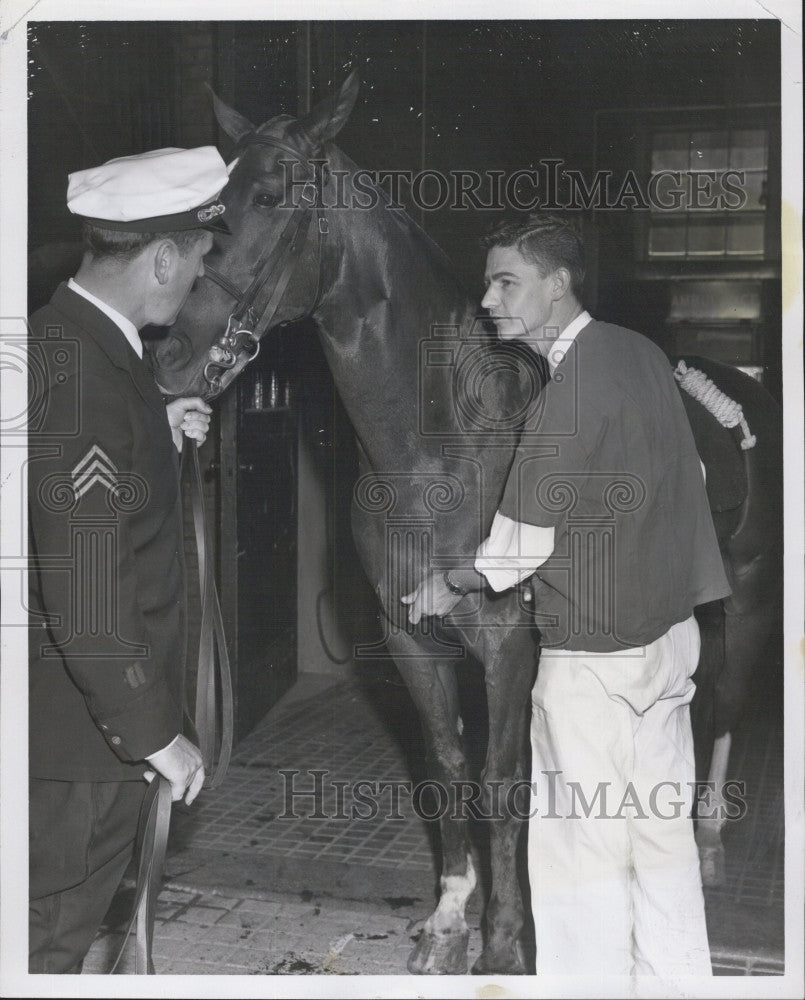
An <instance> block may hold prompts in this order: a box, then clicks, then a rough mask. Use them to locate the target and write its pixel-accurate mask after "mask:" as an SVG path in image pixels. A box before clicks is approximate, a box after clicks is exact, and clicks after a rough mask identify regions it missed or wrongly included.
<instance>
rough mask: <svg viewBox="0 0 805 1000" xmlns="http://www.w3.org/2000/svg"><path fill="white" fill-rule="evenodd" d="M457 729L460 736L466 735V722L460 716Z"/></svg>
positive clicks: (457, 720)
mask: <svg viewBox="0 0 805 1000" xmlns="http://www.w3.org/2000/svg"><path fill="white" fill-rule="evenodd" d="M456 729H457V730H458V735H459V736H463V735H464V720H463V719H462V718H461V716H460V715H459V717H458V718H457V719H456Z"/></svg>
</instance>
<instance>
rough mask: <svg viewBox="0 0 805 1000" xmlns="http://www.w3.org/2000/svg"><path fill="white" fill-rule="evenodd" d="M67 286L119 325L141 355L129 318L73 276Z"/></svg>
mask: <svg viewBox="0 0 805 1000" xmlns="http://www.w3.org/2000/svg"><path fill="white" fill-rule="evenodd" d="M67 287H68V288H71V289H72V290H73V291H74V292H77V293H78V295H83V297H84V298H85V299H86V300H87V301H88V302H91V303H92V304H93V305H94V306H95V307H96V308H98V309H100V310H101V312H102V313H104V314H105V315H106V316H108V317H109V319H110V320H111V321H112V322H113V323H114V324H115V326H117V327H119V328H120V330H121V332H122V333H123V336H124V337H125V338H126V340H127V341H128V342H129V343H130V344H131V347H132V350H133V351H134V353H135V354H136V355H137V357H138V358H142V356H143V342H142V341H141V340H140V334H139V333H138V331H137V327H136V326H135V325H134V324H133V323H132V321H131V320H130V319H126V317H125V316H124V315H123V314H122V313H119V312H118V311H117V309H113V308H112V307H111V306H110V305H108V303H106V302H104V301H103V300H102V299H99V298H98V297H97V296H95V295H93V294H92V292H88V291H87V290H86V288H82V286H81V285H79V284H78V282H77V281H76V280H75V279H74V278H70V279H69V281H68V282H67Z"/></svg>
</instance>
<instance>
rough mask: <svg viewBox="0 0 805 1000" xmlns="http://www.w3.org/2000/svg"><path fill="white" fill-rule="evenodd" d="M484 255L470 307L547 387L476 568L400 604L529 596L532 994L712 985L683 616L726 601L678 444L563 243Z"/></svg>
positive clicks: (649, 357)
mask: <svg viewBox="0 0 805 1000" xmlns="http://www.w3.org/2000/svg"><path fill="white" fill-rule="evenodd" d="M486 246H487V249H488V256H487V264H486V275H485V281H486V286H487V291H486V294H485V296H484V299H483V302H482V305H483V306H484V307H485V308H486V309H488V311H489V314H490V316H491V318H492V321H493V322H494V324H495V326H496V328H497V333H498V337H499V338H500V339H501V340H520V341H523V342H524V343H525V344H527V345H528V346H529V347H531V348H532V349H533V350H534V351H535V352H538V353H539V354H541V355H543V356H544V357H545V359H546V360H547V363H548V367H549V369H550V375H551V378H550V381H549V382H548V384H547V385H546V387H545V388H544V389H543V391H542V394H541V398H540V404H541V413H540V417H539V422H538V424H537V426H536V432H535V433H533V434H530V435H526V436H524V439H523V441H522V442H521V445H520V447H519V449H518V452H517V454H516V455H515V459H514V462H513V464H512V467H511V471H510V473H509V477H508V480H507V482H506V484H505V488H504V489H503V491H502V500H501V502H500V507H499V509H498V511H497V513H496V515H495V518H494V522H493V524H492V526H491V530H490V534H489V537H488V538H487V539H485V541H484V542H483V543H482V544H481V545H480V547H479V549H478V552H477V554H476V559H475V568H474V569H473V568H455V569H451V570H449V571H448V572H447V573H442V572H439V573H434V574H433V575H431V576H429V577H427V578H426V579H425V580H424V581H423V583H422V584H421V585H420V586H419V587H418V588H417V590H416V591H414V592H413V593H412V594H409V595H408V596H407V597H405V598H403V600H404V601H405V603H407V604H408V605H409V618H410V620H411V622H414V623H415V622H417V621H419V619H420V617H421V616H422V615H428V614H434V615H438V616H442V615H446V614H448V613H449V612H450V611H451V610H452V609H453V608H454V607H455V606H456V605H457V604H458V603H459V602H460V601H461V600H462V596H463V595H465V594H466V593H468V592H470V591H473V590H480V589H481V588H482V587H484V586H486V585H488V586H490V587H491V588H492V589H493V590H495V591H502V590H504V589H506V588H508V587H512V586H516V585H517V584H519V583H520V582H522V581H523V580H525V579H526V578H529V577H531V584H532V587H533V599H534V611H535V616H536V624H537V625H538V627H539V630H540V644H541V652H540V660H539V668H538V673H537V680H536V683H535V686H534V689H533V693H532V703H533V714H532V722H531V743H532V807H531V819H530V822H529V852H528V857H529V878H530V883H531V898H532V901H533V909H534V921H535V929H536V945H537V973H538V974H580V975H591V976H603V975H623V976H631V975H635V974H638V975H656V976H661V977H663V978H666V979H676V978H677V977H679V976H708V975H710V974H711V967H710V954H709V948H708V941H707V928H706V925H705V916H704V899H703V894H702V888H701V879H700V874H699V862H698V856H697V852H696V845H695V843H694V838H693V824H692V820H691V818H690V811H691V807H692V800H693V782H694V780H695V774H694V758H693V738H692V732H691V724H690V711H689V705H690V701H691V698H692V696H693V691H694V685H693V683H692V681H691V676H692V674H693V673H694V671H695V669H696V666H697V663H698V658H699V649H700V641H699V630H698V626H697V624H696V620H695V619H694V617H693V609H694V607H696V606H697V605H698V604H703V603H705V602H708V601H713V600H716V599H718V598H721V597H724V596H726V595H727V594H728V593H729V586H728V583H727V580H726V576H725V574H724V569H723V564H722V561H721V556H720V553H719V549H718V544H717V541H716V535H715V530H714V528H713V524H712V520H711V515H710V510H709V507H708V503H707V496H706V493H705V485H704V480H703V476H702V467H701V464H700V462H699V457H698V455H697V452H696V448H695V445H694V441H693V436H692V433H691V431H690V427H689V425H688V421H687V418H686V415H685V410H684V407H683V404H682V401H681V399H680V397H679V392H678V389H677V387H676V384H675V382H674V378H673V374H672V369H671V366H670V364H669V361H668V359H667V358H666V356H665V355H664V354H663V352H662V351H661V350H660V349H659V348H658V347H657V346H656V345H654V344H653V343H652V342H651V341H649V340H648V339H647V338H645V337H643V336H642V335H641V334H638V333H635V332H634V331H631V330H626V329H623V328H622V327H617V326H612V325H610V324H607V323H601V322H598V321H596V320H594V319H593V318H592V317H591V316H590V314H589V313H588V312H586V311H585V310H584V308H583V306H582V304H581V301H580V293H581V286H582V283H583V280H584V250H583V246H582V244H581V241H580V239H579V238H578V236H577V234H576V233H575V231H574V230H573V229H572V228H571V227H570V226H569V225H568V224H567V223H565V222H564V221H563V220H561V219H559V218H557V217H554V216H549V215H533V216H530V217H529V218H528V219H526V220H524V221H522V222H514V223H506V224H502V225H500V226H498V227H497V228H496V229H494V230H493V231H492V233H491V234H490V236H489V237H488V238H487V242H486ZM525 666H526V665H524V669H525Z"/></svg>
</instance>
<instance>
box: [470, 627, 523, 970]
mask: <svg viewBox="0 0 805 1000" xmlns="http://www.w3.org/2000/svg"><path fill="white" fill-rule="evenodd" d="M512 618H516V614H515V613H514V612H512ZM485 632H486V639H487V641H486V643H485V646H486V648H485V651H484V669H485V678H486V691H487V701H488V710H489V743H488V747H487V753H486V763H485V766H484V770H483V773H482V776H481V782H482V788H483V796H484V802H485V805H486V815H488V816H490V817H491V818H490V820H489V847H490V864H491V874H492V884H491V890H490V896H489V902H488V904H487V908H486V915H485V925H486V934H485V940H484V948H483V951H482V953H481V955H480V956H479V958H478V960H477V961H476V962H475V964H474V966H473V970H472V971H473V972H474V973H478V974H489V973H496V974H503V975H525V974H526V973H527V971H528V970H527V969H526V965H525V960H524V957H523V949H522V942H521V935H522V930H523V919H524V912H523V895H522V890H521V887H520V881H519V878H518V871H517V845H518V841H519V838H520V835H521V833H522V831H523V821H524V819H525V817H526V816H527V815H528V812H529V809H530V792H529V789H528V787H527V785H528V777H529V776H528V774H527V773H526V761H527V746H528V740H527V737H528V720H529V718H530V711H529V697H530V692H531V688H532V687H533V684H534V676H535V672H536V662H537V645H536V641H535V634H534V629H533V628H527V627H519V628H512V627H511V626H505V625H502V626H499V627H498V628H492V629H487V630H485Z"/></svg>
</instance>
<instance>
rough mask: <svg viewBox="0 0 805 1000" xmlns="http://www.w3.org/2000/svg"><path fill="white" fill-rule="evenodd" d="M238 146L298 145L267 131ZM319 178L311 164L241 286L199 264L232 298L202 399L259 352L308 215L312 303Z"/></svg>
mask: <svg viewBox="0 0 805 1000" xmlns="http://www.w3.org/2000/svg"><path fill="white" fill-rule="evenodd" d="M240 145H242V146H252V145H262V146H274V147H276V148H277V149H281V150H284V151H285V152H287V153H290V154H291V155H292V156H293V157H294V158H295V159H298V158H299V152H298V150H295V149H292V148H291V147H290V146H286V145H285V144H284V143H282V142H280V141H279V140H277V139H274V138H272V137H271V136H268V135H259V134H258V133H253V134H252V135H250V136H248V137H247V138H246V139H244V140H243V141H242V143H241V144H240ZM236 152H237V150H236ZM321 182H322V176H321V166H320V165H318V164H317V165H316V167H315V171H314V176H313V177H312V178H311V179H309V180H308V181H307V182H306V183H305V185H304V187H303V188H302V191H301V194H300V200H299V203H298V204H297V205H296V206H295V207H294V209H293V211H292V212H291V214H290V216H289V217H288V220H287V222H286V223H285V225H284V227H283V229H282V232H281V233H280V235H279V238H278V239H277V242H276V243H275V244H274V246H273V247H271V249H270V250H268V251H267V252H266V253H265V254H264V255H263V256H262V257H261V258H259V259H258V261H257V263H256V264H255V265H254V267H252V269H251V274H252V275H254V277H253V279H252V282H251V284H250V285H249V286H248V288H247V289H246V290H245V291H242V290H241V289H240V288H239V287H238V286H237V285H236V284H234V283H233V282H231V281H230V280H229V278H227V277H226V276H225V275H223V274H221V273H220V271H217V270H216V269H215V268H214V267H211V266H210V265H209V264H205V265H204V276H205V277H207V278H209V279H210V280H211V281H214V282H215V283H216V285H218V286H219V287H220V288H222V289H223V290H224V291H225V292H226V293H227V295H229V296H231V298H233V299H235V301H236V303H237V305H236V306H235V309H234V311H233V312H232V314H231V315H230V317H229V322H228V323H227V326H226V330H225V331H224V332H223V333H222V334H221V335H220V336H219V337H218V338H217V339H216V340H215V341H214V342H213V344H212V346H211V347H210V349H209V352H208V354H207V363H206V364H205V365H204V380H205V382H206V383H207V385H208V386H209V389H208V390H207V392H206V393H205V394H204V395H205V398H206V399H213V398H214V397H215V396H218V395H219V394H220V393H221V392H223V390H224V389H225V388H226V387H227V386H228V385H229V384H230V382H232V381H233V380H234V379H235V378H236V377H237V376H238V375H239V374H240V373H241V371H243V369H244V368H245V367H246V365H247V364H249V362H251V361H254V359H255V358H256V357H257V355H258V354H259V353H260V338H261V337H262V336H263V334H264V333H265V332H266V330H267V329H268V328H269V327H270V325H271V322H272V320H273V319H274V316H275V315H276V313H277V310H278V308H279V305H280V302H281V301H282V297H283V295H284V294H285V289H286V288H287V287H288V282H289V281H290V280H291V275H292V274H293V272H294V270H295V268H296V265H297V263H298V262H299V259H300V257H301V256H302V251H303V248H304V246H305V239H306V237H307V234H308V230H309V229H310V223H311V220H312V219H313V217H314V216H315V217H316V221H317V228H318V231H319V255H318V259H319V266H318V269H317V270H318V277H317V285H316V294H315V297H314V299H313V305H312V307H311V310H309V311H312V310H313V309H315V308H316V305H317V303H318V301H319V292H320V286H321V259H322V249H323V243H324V237H325V236H326V235H327V233H328V231H329V230H328V225H327V220H326V219H325V218H324V216H323V215H321V214H320V209H321V208H322V204H321Z"/></svg>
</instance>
